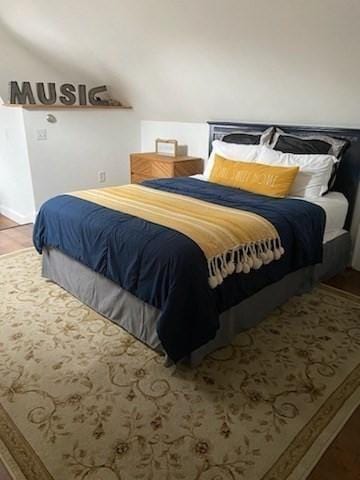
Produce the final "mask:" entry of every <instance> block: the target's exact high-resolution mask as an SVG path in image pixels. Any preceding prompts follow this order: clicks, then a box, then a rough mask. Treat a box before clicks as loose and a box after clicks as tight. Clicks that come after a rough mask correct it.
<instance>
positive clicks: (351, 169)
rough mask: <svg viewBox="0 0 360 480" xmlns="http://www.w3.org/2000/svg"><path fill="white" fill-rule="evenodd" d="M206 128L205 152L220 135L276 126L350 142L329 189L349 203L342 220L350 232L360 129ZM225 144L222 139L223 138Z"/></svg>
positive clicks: (358, 177) (225, 125)
mask: <svg viewBox="0 0 360 480" xmlns="http://www.w3.org/2000/svg"><path fill="white" fill-rule="evenodd" d="M208 123H209V126H210V135H209V151H210V152H211V143H212V141H213V140H216V139H222V138H223V136H224V135H226V134H229V133H231V132H234V131H236V130H241V131H245V132H246V131H249V132H250V131H251V132H259V133H261V132H263V131H264V130H266V129H267V128H269V127H271V126H274V127H279V128H281V130H283V131H284V132H286V133H293V134H300V135H301V134H308V135H309V134H312V133H315V134H323V135H329V136H332V137H337V138H343V139H346V140H348V141H349V142H350V145H349V147H348V148H347V150H346V152H345V154H344V156H343V158H342V160H341V162H340V166H339V169H338V173H337V177H336V181H335V185H334V187H333V190H335V191H337V192H341V193H343V194H344V195H345V197H346V198H347V200H348V202H349V211H348V214H347V217H346V221H345V228H346V229H348V230H349V229H350V227H351V221H352V217H353V213H354V208H355V201H356V197H357V194H358V190H359V182H360V129H350V128H336V127H309V126H306V127H304V126H295V125H277V124H259V123H236V122H208ZM224 140H225V141H226V139H224Z"/></svg>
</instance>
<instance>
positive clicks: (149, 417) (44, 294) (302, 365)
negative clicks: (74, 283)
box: [0, 251, 360, 480]
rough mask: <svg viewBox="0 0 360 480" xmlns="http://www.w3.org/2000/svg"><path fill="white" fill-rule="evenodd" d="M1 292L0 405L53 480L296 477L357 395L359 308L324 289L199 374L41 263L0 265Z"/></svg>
mask: <svg viewBox="0 0 360 480" xmlns="http://www.w3.org/2000/svg"><path fill="white" fill-rule="evenodd" d="M0 292H1V304H0V332H1V335H0V404H1V406H2V409H3V411H4V412H7V415H8V416H9V417H10V418H11V422H13V425H16V427H17V429H18V430H19V432H21V434H19V437H18V438H19V439H21V438H22V436H23V437H25V439H26V440H27V442H28V443H29V444H31V445H32V447H33V449H34V451H35V452H36V454H37V456H38V457H40V459H41V460H42V463H43V464H44V465H45V467H46V469H47V471H48V473H49V476H48V478H54V479H55V480H63V479H65V478H66V479H67V480H72V479H74V480H75V479H84V480H85V479H86V480H95V479H97V480H120V479H121V480H132V479H139V480H141V479H144V480H145V479H146V480H150V479H154V480H162V479H178V480H182V479H185V480H210V479H211V480H222V479H224V480H226V479H238V478H240V479H246V480H255V479H262V478H263V479H270V478H274V479H275V478H276V479H277V480H279V479H281V478H286V477H287V475H288V474H289V473H290V472H291V470H292V469H293V468H294V466H296V464H297V462H298V460H299V459H298V457H299V458H300V457H301V456H302V453H301V452H303V450H304V449H305V450H307V449H309V448H310V446H311V443H312V441H313V440H314V438H316V436H318V435H319V433H320V432H321V431H322V429H323V428H325V427H326V425H327V423H328V421H329V420H330V419H331V418H332V416H334V414H335V413H337V411H338V410H339V409H340V408H341V405H342V403H343V401H344V400H345V398H343V397H344V395H345V394H346V396H350V394H351V393H353V392H355V390H356V388H357V387H359V384H360V371H359V351H360V304H359V300H357V299H356V298H355V297H350V296H344V295H340V294H338V293H337V292H336V291H335V290H331V289H328V288H322V287H321V288H317V289H316V290H315V291H314V292H312V293H310V294H307V295H303V296H301V297H295V298H293V299H291V300H290V301H289V302H288V303H287V304H286V305H284V306H282V307H280V308H278V309H277V310H276V311H274V312H273V314H272V315H271V316H270V317H269V318H268V319H267V320H265V321H264V322H263V323H262V324H260V325H259V326H258V327H257V328H254V329H251V330H249V331H247V332H244V333H243V334H241V335H239V336H238V337H237V338H236V340H235V342H234V343H233V344H232V345H230V346H228V347H226V348H223V349H221V350H219V351H217V352H215V353H213V354H211V355H210V356H208V357H207V358H206V359H205V360H204V361H203V363H202V364H201V365H200V366H199V367H197V368H194V369H190V368H188V367H184V366H182V367H177V368H176V369H175V368H170V369H169V368H166V367H165V366H164V365H163V362H164V359H163V357H161V356H159V355H158V354H156V353H155V352H153V351H152V350H150V349H149V348H147V347H146V346H144V345H143V344H142V343H141V342H139V341H137V340H136V339H134V338H133V337H132V336H131V335H129V334H128V333H126V332H125V331H124V330H122V329H121V328H119V327H117V326H115V325H114V324H113V323H112V322H110V321H108V320H107V319H105V318H103V317H101V316H100V315H98V314H96V313H95V312H94V311H92V310H90V309H89V308H87V307H86V306H84V305H83V304H81V303H80V302H79V301H77V300H76V299H75V298H73V297H72V296H71V295H69V294H68V293H66V292H65V291H64V290H62V289H61V288H59V287H58V286H56V285H54V284H52V283H50V282H47V281H45V280H44V279H42V278H41V276H40V258H39V257H38V256H37V255H36V254H35V253H34V252H32V251H27V252H22V253H20V254H18V255H14V256H9V257H6V258H2V259H0ZM345 384H346V389H345V388H344V390H343V392H344V393H341V392H342V390H341V392H340V390H339V389H340V388H343V387H342V385H345ZM337 391H338V392H340V394H339V395H338V396H337V397H336V398H337V400H336V401H335V400H334V401H333V402H331V401H330V400H331V398H332V397H333V396H334V392H337ZM334 398H335V397H334ZM327 402H328V404H327ZM326 405H327V407H326V408H325V407H324V406H326ZM321 407H322V408H321ZM4 415H5V414H4ZM4 415H2V414H1V411H0V438H2V440H3V441H4V442H5V444H6V442H8V448H9V449H10V450H11V451H12V453H13V454H14V457H15V458H16V457H17V456H18V457H19V455H17V452H16V450H17V449H18V450H19V451H20V450H21V449H22V445H21V440H19V442H20V444H17V445H13V444H10V443H11V442H10V440H9V439H7V440H6V438H5V437H6V433H4V432H6V431H7V430H6V429H7V428H9V425H8V422H9V420H4V418H5V416H4ZM315 417H316V419H317V422H318V426H317V427H316V428H315V434H316V435H315V437H314V436H311V435H308V436H307V437H306V438H307V444H305V445H304V443H303V442H300V443H299V442H297V441H296V439H297V438H298V436H299V434H300V433H301V432H303V431H304V429H305V428H308V427H307V426H308V425H309V424H311V422H314V421H315V420H314V419H315ZM312 427H313V425H312ZM14 428H15V427H14ZM313 430H314V429H313ZM18 453H19V452H18ZM285 453H286V455H287V456H288V457H286V456H285V458H284V454H285ZM282 454H283V459H282V462H283V463H282V464H281V463H279V462H280V460H279V458H280V456H281V455H282ZM34 457H36V456H35V455H34ZM22 459H23V461H24V458H23V457H22ZM19 461H20V460H19ZM32 461H35V460H34V458H31V459H30V458H28V459H27V465H28V466H29V465H31V462H32ZM284 462H285V463H284ZM24 463H25V461H24ZM284 465H285V467H284ZM274 466H276V469H278V470H276V469H275V470H274V468H275V467H274ZM22 468H23V469H24V473H25V474H26V475H28V478H29V480H33V479H34V480H35V477H33V476H31V475H32V474H31V471H30V468H29V471H28V472H26V468H27V467H26V465H22ZM274 471H275V473H274ZM36 480H39V479H36Z"/></svg>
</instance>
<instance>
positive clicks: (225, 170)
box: [210, 155, 299, 198]
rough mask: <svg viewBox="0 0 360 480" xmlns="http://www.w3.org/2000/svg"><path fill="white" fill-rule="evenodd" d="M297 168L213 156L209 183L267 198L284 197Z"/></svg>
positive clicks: (292, 181)
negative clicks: (239, 189)
mask: <svg viewBox="0 0 360 480" xmlns="http://www.w3.org/2000/svg"><path fill="white" fill-rule="evenodd" d="M298 171H299V167H278V166H275V167H274V166H270V165H264V164H261V163H253V162H242V161H234V160H228V159H226V158H223V157H220V156H219V155H215V161H214V168H213V169H212V171H211V175H210V181H211V182H214V183H219V184H221V185H226V186H228V187H235V188H241V189H242V190H247V191H248V192H253V193H259V194H261V195H267V196H269V197H279V198H282V197H286V195H287V194H288V192H289V190H290V188H291V185H292V184H293V183H294V180H295V177H296V174H297V173H298Z"/></svg>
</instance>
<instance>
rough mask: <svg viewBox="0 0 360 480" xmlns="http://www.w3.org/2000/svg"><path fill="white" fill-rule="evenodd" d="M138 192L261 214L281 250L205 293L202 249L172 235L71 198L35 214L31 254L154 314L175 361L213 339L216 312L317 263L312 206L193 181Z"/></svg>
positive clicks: (318, 221) (318, 233)
mask: <svg viewBox="0 0 360 480" xmlns="http://www.w3.org/2000/svg"><path fill="white" fill-rule="evenodd" d="M144 185H146V186H148V187H151V188H156V189H160V190H165V191H169V192H173V193H181V194H182V195H189V196H191V197H194V198H199V199H201V200H205V201H208V202H212V203H217V204H220V205H225V206H229V207H232V208H239V209H242V210H247V211H250V212H254V213H257V214H259V215H262V216H263V217H264V218H266V219H267V220H269V221H270V222H271V223H272V224H273V225H274V226H275V227H276V229H277V230H278V232H279V234H280V238H281V241H282V245H283V247H284V249H285V254H284V255H283V257H282V258H281V259H280V260H278V261H274V262H272V263H270V264H268V265H266V266H263V267H261V268H260V269H259V270H257V271H255V270H252V271H251V272H250V273H249V274H244V273H240V274H233V275H230V276H229V277H228V278H226V280H225V281H224V282H223V284H222V285H220V286H219V287H217V288H215V289H214V290H212V289H211V288H210V287H209V285H208V269H207V261H206V258H205V256H204V254H203V252H202V250H201V249H200V248H199V247H198V245H197V244H196V243H194V242H193V241H192V240H191V239H189V238H188V237H186V236H185V235H183V234H181V233H179V232H176V231H174V230H171V229H169V228H166V227H163V226H160V225H157V224H154V223H151V222H147V221H144V220H142V219H140V218H137V217H133V216H131V215H127V214H124V213H120V212H117V211H114V210H110V209H108V208H105V207H101V206H99V205H96V204H94V203H91V202H88V201H85V200H81V199H79V198H75V197H72V196H70V195H60V196H58V197H55V198H53V199H51V200H49V201H47V202H46V203H45V204H44V205H43V206H42V207H41V209H40V212H39V214H38V216H37V219H36V224H35V229H34V245H35V247H36V249H37V250H38V252H39V253H41V251H42V249H43V248H44V247H55V248H57V249H59V250H60V251H62V252H63V253H65V254H66V255H68V256H70V257H72V258H73V259H75V260H77V261H79V262H81V263H82V264H84V265H86V266H88V267H89V268H91V269H92V270H94V271H96V272H98V273H101V274H102V275H104V276H105V277H107V278H109V279H111V280H113V281H114V282H116V283H117V284H119V285H120V286H121V287H122V288H124V289H125V290H127V291H129V292H131V293H132V294H133V295H135V296H137V297H138V298H140V299H141V300H143V301H144V302H147V303H149V304H150V305H153V306H154V307H156V308H158V309H159V310H160V311H161V316H160V318H159V322H158V326H157V332H158V335H159V338H160V340H161V342H162V345H163V347H164V349H165V350H166V352H167V354H168V355H169V357H170V358H171V359H172V360H173V361H175V362H177V361H179V360H181V359H182V358H184V357H185V356H186V355H188V354H190V353H191V352H192V351H194V350H195V349H197V348H198V347H200V346H201V345H203V344H204V343H207V342H208V341H209V340H210V339H212V338H213V337H214V336H215V334H216V331H217V329H218V326H219V314H220V313H221V312H223V311H224V310H227V309H228V308H230V307H232V306H234V305H236V304H238V303H239V302H241V301H242V300H243V299H245V298H247V297H249V296H250V295H252V294H254V293H256V292H257V291H259V290H260V289H262V288H263V287H265V286H267V285H269V284H271V283H273V282H276V281H278V280H280V279H281V278H282V277H284V276H285V275H286V274H288V273H289V272H292V271H295V270H297V269H299V268H301V267H304V266H308V265H313V264H316V263H319V262H321V260H322V238H323V233H324V227H325V212H324V210H323V209H322V208H321V207H319V206H317V205H314V204H312V203H309V202H306V201H303V200H294V199H274V198H270V197H265V196H262V195H256V194H252V193H249V192H244V191H241V190H238V189H234V188H230V187H224V186H221V185H217V184H213V183H209V182H204V181H201V180H196V179H193V178H177V179H162V180H152V181H147V182H144Z"/></svg>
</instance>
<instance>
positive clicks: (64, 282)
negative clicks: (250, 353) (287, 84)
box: [43, 122, 360, 365]
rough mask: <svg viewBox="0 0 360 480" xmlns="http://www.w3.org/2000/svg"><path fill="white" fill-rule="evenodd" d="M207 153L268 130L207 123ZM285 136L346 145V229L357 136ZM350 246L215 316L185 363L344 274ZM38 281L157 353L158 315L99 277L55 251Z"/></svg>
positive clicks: (357, 169) (336, 245) (336, 244)
mask: <svg viewBox="0 0 360 480" xmlns="http://www.w3.org/2000/svg"><path fill="white" fill-rule="evenodd" d="M209 125H210V136H209V148H210V150H211V143H212V141H213V140H214V139H221V138H223V137H224V136H226V135H227V134H229V133H231V132H234V131H236V130H241V131H252V132H259V133H261V132H262V131H263V130H265V129H266V128H268V127H269V126H272V125H265V124H249V123H229V122H209ZM279 127H281V129H282V130H284V131H285V132H287V133H296V134H299V133H308V134H309V133H322V134H328V135H332V136H335V137H339V138H344V139H347V140H349V141H350V146H349V148H348V149H347V151H346V153H345V155H344V157H343V159H342V161H341V163H340V168H339V171H338V176H337V180H336V183H335V187H334V190H337V191H340V192H342V193H343V194H344V195H345V196H346V198H347V199H348V201H349V213H348V215H347V218H346V224H345V225H346V228H347V229H350V226H351V221H352V217H353V213H354V208H355V201H356V196H357V192H358V186H359V176H360V130H349V129H338V128H320V127H296V126H286V125H279ZM350 252H351V240H350V234H349V233H348V232H345V233H343V234H342V235H340V236H339V237H336V238H335V239H333V240H331V241H330V242H327V243H326V244H325V245H324V257H323V263H322V264H319V265H316V266H310V267H305V268H302V269H300V270H298V271H296V272H292V273H290V274H288V275H286V276H285V277H284V278H283V279H282V280H280V281H279V282H276V283H274V284H272V285H269V286H268V287H265V288H263V289H262V290H260V291H259V292H257V293H256V294H255V295H252V296H251V297H249V298H247V299H246V300H244V301H242V302H241V303H240V304H238V305H236V306H235V307H232V308H231V309H229V310H227V311H226V312H224V313H222V314H221V315H220V328H219V330H218V332H217V335H216V337H215V338H214V339H213V340H211V341H210V342H208V343H207V344H205V345H203V346H202V347H200V348H199V349H198V350H196V351H194V352H193V353H192V354H191V355H190V357H189V358H187V359H184V360H185V361H187V362H189V363H191V364H192V365H196V364H198V363H199V362H201V361H202V359H203V358H204V357H205V356H206V355H207V354H209V353H211V352H213V351H214V350H216V349H218V348H220V347H222V346H225V345H228V344H229V343H230V342H231V341H232V339H233V338H234V337H235V336H236V335H237V334H238V333H239V332H241V331H243V330H244V329H247V328H251V327H254V326H255V325H257V324H258V323H259V322H260V321H261V320H263V319H264V318H265V317H266V316H267V315H268V314H269V313H270V312H271V311H272V310H274V309H275V308H276V307H278V306H279V305H281V304H283V303H285V302H286V301H287V300H288V299H289V298H291V297H292V296H294V295H298V294H302V293H304V292H307V291H309V290H311V289H312V288H313V286H314V285H315V284H316V282H318V281H320V280H324V279H326V278H330V277H331V276H334V275H336V274H337V273H339V272H341V271H342V270H344V268H345V267H346V265H347V264H348V261H349V259H350ZM43 276H44V277H46V278H48V279H49V280H51V281H54V282H55V283H57V284H58V285H60V286H61V287H63V288H64V289H65V290H67V291H69V292H70V293H71V294H72V295H74V296H75V297H77V298H78V299H79V300H80V301H82V302H83V303H85V304H86V305H88V306H89V307H91V308H93V309H94V310H96V311H97V312H99V313H100V314H102V315H104V316H105V317H107V318H109V319H111V320H112V321H113V322H115V323H117V324H118V325H120V326H121V327H123V328H124V329H125V330H127V331H128V332H129V333H131V334H132V335H134V336H135V337H136V338H138V339H139V340H141V341H142V342H144V343H146V344H147V345H148V346H150V347H151V348H153V349H154V350H156V351H159V352H162V353H163V350H162V346H161V343H160V341H159V338H158V336H157V333H156V325H157V321H158V318H159V315H160V312H159V311H158V310H157V309H155V308H154V307H152V306H150V305H148V304H146V303H144V302H142V301H141V300H139V299H138V298H136V297H134V296H133V295H131V294H130V293H129V292H127V291H126V290H123V289H122V288H121V287H120V286H119V285H117V284H115V283H114V282H111V281H110V280H108V279H106V278H105V277H103V276H102V275H100V274H98V273H96V272H93V271H92V270H90V269H89V268H87V267H85V266H84V265H81V264H80V263H78V262H76V261H75V260H73V259H71V258H69V257H67V256H66V255H64V254H63V253H61V252H60V251H59V250H56V249H49V250H47V249H44V251H43Z"/></svg>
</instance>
